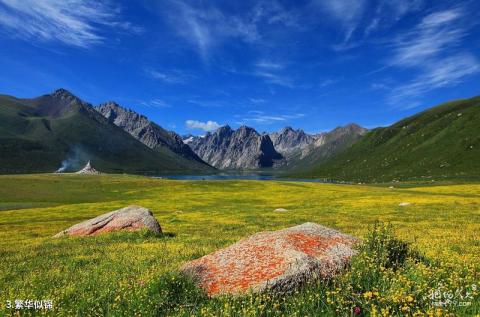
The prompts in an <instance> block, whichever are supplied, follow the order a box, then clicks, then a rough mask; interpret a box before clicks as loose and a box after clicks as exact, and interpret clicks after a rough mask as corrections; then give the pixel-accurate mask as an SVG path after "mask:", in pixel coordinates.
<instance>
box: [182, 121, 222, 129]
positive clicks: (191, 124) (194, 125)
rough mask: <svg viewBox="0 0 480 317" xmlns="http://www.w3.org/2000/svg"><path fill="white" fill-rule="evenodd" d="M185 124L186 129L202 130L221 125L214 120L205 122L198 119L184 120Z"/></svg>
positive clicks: (216, 127)
mask: <svg viewBox="0 0 480 317" xmlns="http://www.w3.org/2000/svg"><path fill="white" fill-rule="evenodd" d="M185 125H186V126H187V128H188V129H199V130H203V131H213V130H216V129H218V128H220V127H221V125H220V124H218V123H217V122H215V121H211V120H208V121H207V122H202V121H198V120H187V121H185Z"/></svg>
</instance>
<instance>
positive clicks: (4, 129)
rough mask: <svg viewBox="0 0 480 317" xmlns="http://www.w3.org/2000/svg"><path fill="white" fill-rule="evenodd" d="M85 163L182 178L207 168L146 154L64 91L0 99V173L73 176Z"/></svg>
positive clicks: (164, 155)
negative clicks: (64, 170) (63, 172)
mask: <svg viewBox="0 0 480 317" xmlns="http://www.w3.org/2000/svg"><path fill="white" fill-rule="evenodd" d="M88 160H91V161H92V163H93V165H94V166H95V168H97V169H98V170H100V171H104V172H115V173H140V174H144V173H149V174H158V173H188V172H202V171H205V170H207V169H209V167H207V166H206V165H204V164H201V163H198V162H193V161H190V160H187V159H185V158H183V157H181V156H179V155H177V154H175V153H173V152H172V151H170V150H169V149H168V148H164V149H161V150H155V151H154V150H151V149H150V148H148V147H147V146H145V145H144V144H142V143H140V142H139V141H137V140H136V139H135V138H133V137H132V136H131V135H130V134H128V133H127V132H125V131H123V130H122V129H121V128H119V127H117V126H115V125H114V124H111V123H109V122H108V121H107V120H106V119H105V118H104V117H103V116H102V115H101V114H99V113H98V112H96V111H95V110H94V109H93V108H92V107H91V106H90V105H88V104H86V103H84V102H82V101H81V100H80V99H78V98H76V97H75V96H73V95H71V94H69V93H68V92H66V91H63V90H60V91H56V92H55V93H54V94H52V95H45V96H42V97H39V98H35V99H17V98H14V97H11V96H5V95H0V174H10V173H33V172H53V171H55V170H57V169H58V168H59V167H60V166H61V164H62V162H65V163H68V164H67V165H68V166H67V171H75V170H78V169H79V168H81V167H82V165H84V164H85V163H86V161H88Z"/></svg>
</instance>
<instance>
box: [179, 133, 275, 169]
mask: <svg viewBox="0 0 480 317" xmlns="http://www.w3.org/2000/svg"><path fill="white" fill-rule="evenodd" d="M185 141H186V142H187V143H188V145H190V147H191V148H192V149H193V151H194V152H195V153H197V154H198V156H200V157H201V158H202V159H203V160H204V161H206V162H207V163H209V164H211V165H213V166H214V167H217V168H221V169H252V168H259V167H271V166H274V165H277V164H281V161H282V159H283V158H282V156H281V155H280V154H279V153H278V152H277V151H276V150H275V148H274V146H273V144H272V141H271V140H270V137H269V136H268V135H260V134H259V133H258V132H257V131H256V130H255V129H253V128H250V127H247V126H241V127H239V128H238V129H237V130H232V129H231V128H230V127H229V126H223V127H220V128H219V129H217V130H216V131H215V132H213V133H207V134H206V135H205V136H204V137H193V138H192V137H190V138H188V141H187V140H185Z"/></svg>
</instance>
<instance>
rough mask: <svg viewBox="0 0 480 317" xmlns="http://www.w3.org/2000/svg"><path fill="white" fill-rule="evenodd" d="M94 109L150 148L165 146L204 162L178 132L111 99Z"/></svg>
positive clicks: (185, 156)
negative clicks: (167, 128)
mask: <svg viewBox="0 0 480 317" xmlns="http://www.w3.org/2000/svg"><path fill="white" fill-rule="evenodd" d="M95 110H97V111H98V112H100V113H101V114H102V115H103V116H104V117H105V118H107V120H108V121H109V122H111V123H113V124H115V125H117V126H119V127H120V128H122V129H123V130H125V131H126V132H128V133H130V134H131V135H132V136H133V137H135V138H136V139H138V140H139V141H140V142H142V143H143V144H145V145H146V146H148V147H149V148H151V149H154V150H159V149H161V148H167V149H169V150H171V151H173V152H174V153H176V154H179V155H181V156H183V157H184V158H187V159H189V160H193V161H197V162H200V163H204V162H203V161H202V160H201V159H200V158H199V157H198V156H197V155H196V154H195V153H194V152H193V151H192V150H191V149H190V147H189V146H188V145H186V144H184V142H183V140H182V138H181V137H180V136H179V135H178V134H176V133H175V132H172V131H167V130H165V129H163V128H162V127H161V126H159V125H157V124H155V123H154V122H151V121H150V120H148V118H147V117H145V116H143V115H141V114H138V113H137V112H135V111H133V110H130V109H126V108H123V107H121V106H120V105H118V104H117V103H115V102H113V101H110V102H106V103H103V104H100V105H99V106H97V107H95Z"/></svg>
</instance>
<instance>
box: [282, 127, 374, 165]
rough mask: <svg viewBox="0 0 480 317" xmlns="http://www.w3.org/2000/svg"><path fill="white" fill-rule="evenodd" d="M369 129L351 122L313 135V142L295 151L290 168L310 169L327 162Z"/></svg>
mask: <svg viewBox="0 0 480 317" xmlns="http://www.w3.org/2000/svg"><path fill="white" fill-rule="evenodd" d="M367 131H368V130H367V129H365V128H362V127H361V126H359V125H357V124H354V123H351V124H347V125H345V126H341V127H337V128H335V129H333V130H332V131H330V132H323V133H320V134H316V135H314V136H312V137H313V142H312V143H310V144H309V145H308V146H307V147H305V148H303V149H302V150H301V151H300V152H296V153H295V152H294V154H293V155H291V157H290V158H289V162H288V165H289V168H290V169H295V168H298V169H308V168H311V167H312V166H315V165H318V164H320V163H322V162H325V161H326V160H328V159H329V158H330V157H332V156H334V155H336V154H338V153H341V152H342V151H344V150H345V149H347V148H348V147H350V146H351V145H352V144H354V143H355V142H357V141H358V140H360V139H361V138H362V137H363V136H364V135H365V134H366V133H367Z"/></svg>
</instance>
